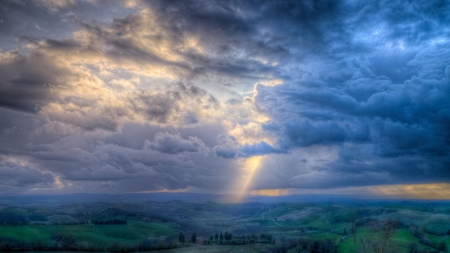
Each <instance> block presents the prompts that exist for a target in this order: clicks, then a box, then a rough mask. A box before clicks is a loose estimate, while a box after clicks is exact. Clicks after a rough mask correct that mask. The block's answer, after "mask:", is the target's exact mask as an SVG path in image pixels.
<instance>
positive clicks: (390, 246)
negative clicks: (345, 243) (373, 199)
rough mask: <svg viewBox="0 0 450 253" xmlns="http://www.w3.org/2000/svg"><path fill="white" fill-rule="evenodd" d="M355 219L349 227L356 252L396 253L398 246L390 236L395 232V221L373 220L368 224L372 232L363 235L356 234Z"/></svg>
mask: <svg viewBox="0 0 450 253" xmlns="http://www.w3.org/2000/svg"><path fill="white" fill-rule="evenodd" d="M355 224H357V223H356V222H355V221H354V222H353V224H352V227H351V230H350V231H351V234H352V238H353V243H354V244H355V246H356V248H357V249H358V252H361V253H397V252H400V251H401V250H400V248H399V246H398V245H397V244H395V243H393V242H392V240H391V239H392V237H394V236H395V234H396V233H397V227H398V226H399V224H398V223H397V222H395V221H385V222H379V221H374V222H372V223H371V224H370V227H371V228H372V233H370V234H368V235H363V236H357V235H356V225H355Z"/></svg>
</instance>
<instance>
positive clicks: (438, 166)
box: [0, 0, 450, 201]
mask: <svg viewBox="0 0 450 253" xmlns="http://www.w3.org/2000/svg"><path fill="white" fill-rule="evenodd" d="M448 24H450V1H432V0H423V1H401V0H381V1H365V0H347V1H334V0H302V1H272V0H270V1H260V0H258V1H251V0H247V1H221V0H217V1H214V0H211V1H209V0H208V1H191V0H182V1H181V0H180V1H172V0H150V1H139V0H136V1H134V0H126V1H125V0H124V1H118V0H112V1H102V0H99V1H95V0H78V1H76V0H35V1H25V0H5V1H1V3H0V119H1V120H0V193H7V194H10V193H14V194H15V193H22V194H69V193H112V194H118V193H153V192H190V193H208V194H227V195H232V196H234V197H233V198H234V200H236V201H239V200H242V199H244V198H245V196H248V195H269V196H278V195H288V194H310V193H314V194H350V195H352V194H353V195H358V196H362V197H373V196H385V197H386V196H387V197H402V198H424V199H427V198H437V199H442V198H449V197H448V196H450V27H449V26H448Z"/></svg>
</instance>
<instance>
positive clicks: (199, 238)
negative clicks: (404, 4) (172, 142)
mask: <svg viewBox="0 0 450 253" xmlns="http://www.w3.org/2000/svg"><path fill="white" fill-rule="evenodd" d="M449 206H450V205H449V204H448V203H445V202H444V203H428V202H421V203H413V202H396V203H392V202H386V203H384V202H377V203H357V202H356V203H347V204H340V203H292V202H291V203H256V202H252V203H239V204H232V203H228V204H227V203H216V202H210V201H207V202H202V203H191V202H182V201H163V202H156V201H145V202H129V203H110V202H93V203H89V204H86V203H66V204H60V205H50V206H49V205H46V204H28V205H16V206H14V205H10V204H8V205H4V206H2V207H1V209H0V223H1V225H0V247H1V248H2V249H10V250H14V249H28V250H50V249H51V250H75V249H76V250H110V251H114V250H125V251H131V250H153V251H155V252H160V251H164V252H168V253H171V252H173V253H178V252H240V251H241V250H242V251H244V252H300V250H309V251H304V252H315V251H314V249H315V248H316V249H318V248H321V249H322V250H323V252H336V251H337V252H361V251H362V249H363V248H364V247H375V246H374V245H375V244H377V243H379V242H377V241H376V240H375V239H376V238H385V237H386V235H388V237H386V238H387V239H386V241H385V243H386V245H387V246H386V247H387V249H391V251H383V252H405V253H413V252H415V253H420V252H446V251H447V248H448V245H450V208H449ZM194 234H195V237H196V239H193V236H194ZM181 235H183V237H184V238H185V239H184V240H183V241H181V239H180V236H181ZM374 238H375V239H374ZM380 240H381V239H380ZM383 240H384V239H383Z"/></svg>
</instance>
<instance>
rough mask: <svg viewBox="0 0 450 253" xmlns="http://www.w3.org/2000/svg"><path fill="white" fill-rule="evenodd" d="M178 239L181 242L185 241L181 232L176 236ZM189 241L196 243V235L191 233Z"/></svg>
mask: <svg viewBox="0 0 450 253" xmlns="http://www.w3.org/2000/svg"><path fill="white" fill-rule="evenodd" d="M178 241H179V242H181V243H182V244H183V243H185V242H186V237H185V235H184V234H183V233H182V232H180V235H179V236H178ZM189 242H192V243H197V235H196V234H195V233H194V234H192V236H191V240H190V241H189Z"/></svg>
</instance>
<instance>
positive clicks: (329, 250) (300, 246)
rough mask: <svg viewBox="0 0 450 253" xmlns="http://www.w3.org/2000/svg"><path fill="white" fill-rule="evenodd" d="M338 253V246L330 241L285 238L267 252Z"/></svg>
mask: <svg viewBox="0 0 450 253" xmlns="http://www.w3.org/2000/svg"><path fill="white" fill-rule="evenodd" d="M288 251H289V252H292V253H336V252H337V247H336V245H335V244H334V243H333V242H332V241H330V240H325V241H317V240H311V239H305V238H288V237H283V238H280V239H279V240H278V241H277V245H276V246H273V247H271V248H269V249H267V250H266V253H286V252H288Z"/></svg>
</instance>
